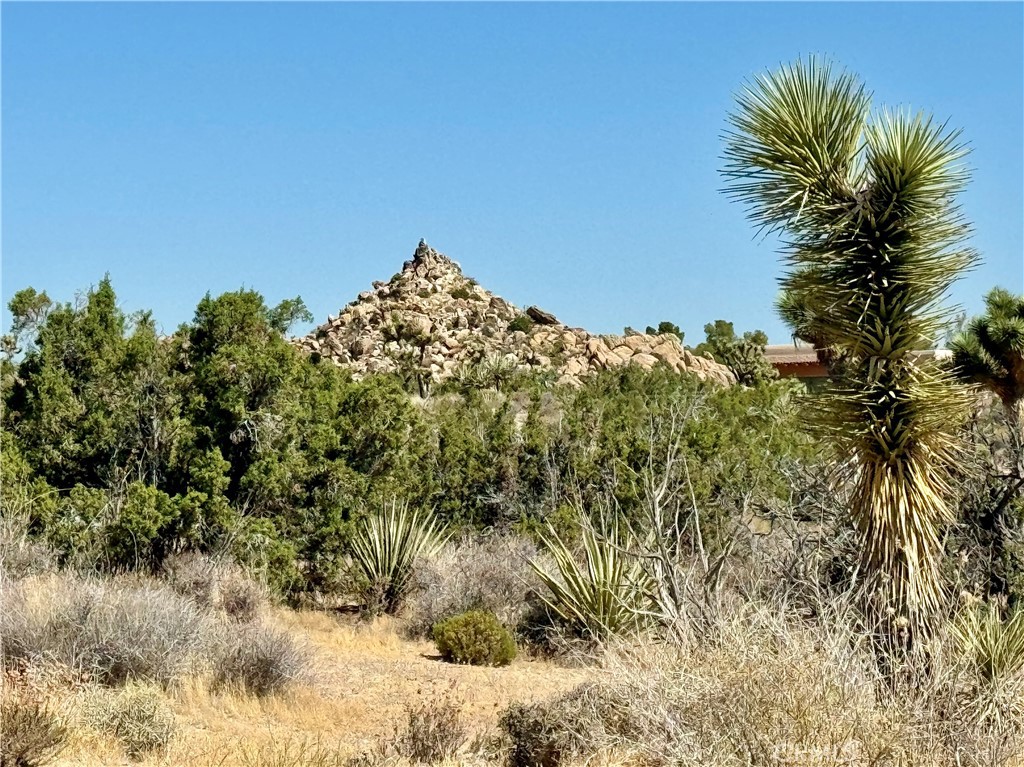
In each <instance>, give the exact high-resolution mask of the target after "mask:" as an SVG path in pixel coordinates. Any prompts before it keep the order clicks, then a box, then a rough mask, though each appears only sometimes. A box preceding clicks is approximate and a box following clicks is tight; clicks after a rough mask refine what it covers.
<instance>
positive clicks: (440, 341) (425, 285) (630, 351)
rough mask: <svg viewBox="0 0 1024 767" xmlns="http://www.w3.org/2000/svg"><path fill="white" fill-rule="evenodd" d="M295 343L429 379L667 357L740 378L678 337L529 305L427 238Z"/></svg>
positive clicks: (685, 368) (565, 370)
mask: <svg viewBox="0 0 1024 767" xmlns="http://www.w3.org/2000/svg"><path fill="white" fill-rule="evenodd" d="M296 343H297V344H298V345H299V347H300V348H302V349H304V350H306V351H308V352H309V353H311V354H317V355H320V356H322V357H326V358H329V359H331V360H333V361H334V362H335V363H336V364H338V365H342V366H345V367H348V368H350V369H351V370H352V371H353V373H354V374H355V375H356V376H357V377H358V376H361V375H364V374H366V373H376V372H392V371H395V370H404V371H406V372H413V373H415V374H416V375H417V376H418V377H420V378H421V380H423V381H424V382H425V383H428V384H429V382H431V381H433V382H437V381H442V380H446V379H448V378H452V377H455V376H464V375H468V374H470V373H471V372H472V371H473V370H478V369H480V368H481V367H483V368H488V367H489V368H490V369H492V370H494V369H497V370H504V371H506V372H511V371H513V370H524V369H535V368H547V369H554V370H555V371H556V372H557V373H558V375H559V380H560V381H561V382H562V383H568V384H578V383H579V381H580V379H581V378H583V377H584V376H586V375H588V374H590V373H593V372H595V371H597V370H602V369H605V368H612V367H618V366H620V365H628V364H633V365H639V366H640V367H643V368H651V367H653V366H655V365H657V364H659V363H664V364H666V365H668V366H669V367H671V368H672V369H673V370H675V371H677V372H680V373H683V372H688V373H692V374H694V375H696V376H697V377H698V378H700V379H702V380H711V381H715V382H718V383H721V384H724V385H729V384H731V383H732V382H733V381H734V377H733V375H732V373H731V372H730V371H729V369H728V368H726V367H724V366H723V365H720V364H718V363H716V362H713V361H711V360H708V359H705V358H703V357H698V356H696V355H694V354H692V353H691V352H689V351H687V350H686V349H684V348H683V347H682V346H681V345H680V343H679V339H678V338H677V337H676V336H674V335H671V334H667V335H645V334H642V333H635V334H629V335H625V336H612V335H606V336H600V335H593V334H591V333H588V332H587V331H585V330H583V329H582V328H571V327H568V326H567V325H565V324H563V323H561V322H559V321H558V320H557V319H555V317H554V316H552V315H551V314H548V313H547V312H545V311H542V310H541V309H538V308H537V307H535V306H531V307H529V308H528V309H526V310H525V311H524V310H521V309H519V308H517V307H516V306H514V305H513V304H510V303H509V302H508V301H505V300H504V299H503V298H500V297H499V296H496V295H494V294H493V293H490V292H489V291H487V290H485V289H484V288H482V287H480V285H478V284H477V283H476V281H475V280H472V279H470V278H467V277H466V276H465V275H464V274H463V273H462V269H461V268H460V267H459V265H458V264H457V263H456V262H455V261H452V260H451V259H450V258H448V257H447V256H445V255H443V254H441V253H438V252H437V251H436V250H434V249H433V248H431V247H430V246H428V245H427V244H426V243H425V242H423V241H422V240H421V241H420V244H419V247H417V248H416V252H415V253H414V254H413V258H412V260H411V261H406V262H405V264H404V266H403V267H402V271H401V272H399V273H398V274H396V275H395V276H394V277H392V278H391V280H390V281H389V282H374V283H373V290H368V291H366V292H364V293H360V294H359V296H358V297H357V298H356V300H354V301H352V302H351V303H350V304H349V305H348V306H346V307H345V308H344V309H342V310H341V313H340V314H339V316H337V317H329V318H328V320H327V322H326V323H324V324H323V325H321V326H320V327H318V328H317V329H316V330H314V331H313V332H312V333H310V334H309V335H308V336H306V337H304V338H300V339H296Z"/></svg>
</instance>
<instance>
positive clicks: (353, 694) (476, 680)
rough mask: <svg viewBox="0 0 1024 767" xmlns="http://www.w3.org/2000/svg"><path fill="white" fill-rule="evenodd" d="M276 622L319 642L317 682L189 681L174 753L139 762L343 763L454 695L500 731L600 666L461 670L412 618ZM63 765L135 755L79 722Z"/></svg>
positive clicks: (177, 691)
mask: <svg viewBox="0 0 1024 767" xmlns="http://www.w3.org/2000/svg"><path fill="white" fill-rule="evenodd" d="M267 623H268V625H270V626H271V627H273V628H275V629H277V630H280V631H286V632H288V633H290V634H291V635H292V636H294V637H295V638H296V639H297V640H298V641H300V642H304V643H308V645H309V646H310V647H311V648H312V651H313V655H314V668H315V675H314V678H313V679H312V681H310V682H308V683H305V684H299V685H296V686H294V687H292V688H291V689H289V690H287V691H286V692H283V693H280V694H273V695H268V696H266V697H256V696H253V695H248V694H244V693H241V692H238V691H234V690H218V689H215V687H214V685H212V684H211V682H210V680H209V678H205V677H196V678H192V679H190V680H187V681H185V682H183V683H182V684H180V685H179V686H177V687H175V688H173V689H171V690H169V691H167V692H165V693H164V695H165V696H166V700H167V702H168V703H169V704H170V706H171V707H172V708H173V710H174V712H175V717H176V721H177V735H176V736H175V738H174V740H173V741H172V742H171V743H170V744H169V746H168V748H167V750H166V751H165V752H163V753H161V754H153V755H148V756H144V757H143V758H142V759H141V761H139V762H132V764H140V765H143V766H147V765H152V766H154V767H155V766H156V765H162V766H166V765H187V767H235V766H237V767H254V765H267V766H268V767H269V766H270V765H273V766H274V767H278V765H280V767H300V765H305V764H312V765H317V764H323V765H334V764H343V763H344V762H345V761H346V760H347V759H349V758H350V757H357V756H359V755H360V754H364V753H371V752H374V751H378V750H379V747H380V744H381V743H382V742H386V741H387V740H388V739H393V738H394V736H395V733H396V730H397V729H398V728H399V727H401V726H404V725H405V724H406V723H407V722H408V720H409V711H410V710H421V711H422V710H424V709H426V708H429V707H430V706H431V705H432V704H433V703H434V702H439V701H442V700H444V699H445V698H446V696H448V695H449V694H450V693H451V692H452V691H455V694H456V695H457V696H458V698H459V699H460V700H462V701H463V702H464V707H463V711H462V722H463V723H464V725H465V728H466V731H467V733H468V734H469V736H470V739H471V740H472V739H473V738H474V737H480V736H482V735H485V734H489V733H491V732H493V731H494V728H495V726H496V722H497V715H498V713H499V712H500V711H501V710H502V709H503V708H505V707H506V706H507V705H509V704H510V703H511V702H512V701H515V700H521V699H524V698H525V699H527V700H538V699H542V698H545V697H550V696H552V695H557V694H559V693H561V692H564V691H565V690H567V689H571V688H572V687H574V686H575V685H577V684H579V683H581V682H583V681H584V680H585V679H586V678H587V676H588V673H592V672H585V671H580V670H574V669H566V668H562V667H559V666H557V665H554V664H551V663H548V662H544V661H530V660H519V661H516V662H515V663H513V664H512V665H510V666H507V667H505V668H483V667H472V666H453V665H451V664H447V663H443V662H441V661H440V660H439V659H437V658H436V657H435V655H434V652H435V650H434V647H433V645H432V644H431V643H429V642H426V641H408V640H405V639H403V638H402V635H403V634H404V631H403V626H402V624H401V623H400V622H398V621H396V620H394V619H388V618H381V619H377V620H375V621H373V622H368V623H357V622H354V621H352V622H347V621H346V622H342V621H340V620H339V619H338V618H335V617H333V616H332V615H330V614H327V613H322V612H296V611H292V610H288V609H284V608H275V609H272V610H271V611H270V612H269V614H268V615H267ZM82 694H85V693H82V692H79V693H78V695H82ZM53 700H54V701H55V704H56V705H59V706H64V707H65V708H72V709H73V708H76V707H77V706H78V705H79V704H78V703H77V702H76V699H75V693H72V692H65V694H63V696H62V695H61V694H60V693H59V692H55V693H54V698H53ZM299 755H301V758H299ZM292 757H295V758H294V759H293V758H292ZM465 760H469V761H470V762H475V763H479V760H480V757H477V756H473V755H471V754H466V755H464V756H460V757H459V758H457V759H456V760H454V761H453V762H451V763H452V764H456V763H462V762H463V761H465ZM390 761H391V762H395V761H396V759H395V758H392V759H391V760H390ZM397 761H398V763H402V762H403V760H401V759H398V760H397ZM55 764H57V765H60V766H61V767H71V766H72V765H75V767H79V766H80V767H101V766H106V765H121V764H125V765H127V764H129V761H128V759H127V757H126V756H125V754H124V752H123V750H122V749H121V747H120V745H119V744H118V743H117V742H116V741H115V740H112V739H111V738H109V737H107V736H104V735H102V734H101V733H98V732H96V731H94V730H91V729H90V728H88V727H87V726H84V725H82V726H80V727H77V728H74V730H73V732H72V735H71V739H70V742H69V745H68V748H67V750H66V751H65V752H64V753H63V754H62V756H61V758H60V760H58V761H57V762H56V763H55Z"/></svg>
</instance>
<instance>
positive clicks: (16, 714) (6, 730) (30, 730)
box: [0, 695, 68, 767]
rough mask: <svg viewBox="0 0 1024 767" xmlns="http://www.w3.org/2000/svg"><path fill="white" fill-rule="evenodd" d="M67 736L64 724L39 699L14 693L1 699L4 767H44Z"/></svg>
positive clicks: (1, 764)
mask: <svg viewBox="0 0 1024 767" xmlns="http://www.w3.org/2000/svg"><path fill="white" fill-rule="evenodd" d="M67 739H68V732H67V728H66V727H65V726H64V723H63V722H62V721H61V720H60V718H59V717H57V716H56V715H55V714H54V713H53V712H52V711H50V710H49V708H47V707H46V706H45V705H44V704H42V703H40V702H39V701H36V700H24V699H22V698H20V697H16V696H13V695H12V696H5V698H4V699H3V701H2V702H0V767H42V766H43V765H45V764H49V763H50V762H52V761H53V760H54V759H56V758H57V756H58V755H59V754H60V752H61V751H63V750H64V746H65V745H66V743H67Z"/></svg>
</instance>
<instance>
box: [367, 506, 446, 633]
mask: <svg viewBox="0 0 1024 767" xmlns="http://www.w3.org/2000/svg"><path fill="white" fill-rule="evenodd" d="M447 540H448V534H447V533H445V532H444V531H443V530H442V529H441V525H440V523H439V522H438V521H437V519H436V518H435V517H434V515H433V514H432V513H431V512H426V511H418V510H411V509H410V508H409V504H408V503H407V502H404V501H403V502H399V501H397V500H393V501H392V502H391V503H390V504H388V505H386V506H385V507H384V509H383V510H382V511H381V512H380V513H379V514H377V515H375V516H372V517H367V518H365V519H364V520H363V521H362V525H361V526H360V528H359V529H358V530H357V532H356V534H355V536H353V538H352V544H351V546H352V559H353V562H354V563H355V565H356V567H357V569H358V571H359V573H360V574H361V575H362V576H363V579H364V580H365V581H366V587H367V593H368V599H367V601H368V604H367V608H368V609H369V610H370V611H371V612H378V611H383V612H386V613H392V612H394V611H395V610H397V609H398V607H399V605H400V604H401V601H402V599H403V598H404V597H405V596H406V594H407V593H408V591H409V586H410V582H411V579H412V573H413V567H414V566H415V564H416V561H417V560H418V559H419V558H420V557H424V556H431V555H433V554H436V553H437V552H438V551H440V549H441V547H442V546H444V544H445V542H446V541H447Z"/></svg>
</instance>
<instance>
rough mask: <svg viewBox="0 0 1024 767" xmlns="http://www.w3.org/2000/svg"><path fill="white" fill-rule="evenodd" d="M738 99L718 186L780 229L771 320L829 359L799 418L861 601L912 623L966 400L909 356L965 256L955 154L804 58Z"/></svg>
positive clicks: (935, 544)
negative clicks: (837, 509)
mask: <svg viewBox="0 0 1024 767" xmlns="http://www.w3.org/2000/svg"><path fill="white" fill-rule="evenodd" d="M737 104H738V109H737V110H736V112H735V113H734V114H733V115H732V116H731V118H730V121H731V124H732V129H731V130H730V131H729V132H728V133H727V134H726V148H725V160H726V165H725V168H724V171H723V173H724V175H725V177H726V179H727V188H726V192H727V193H728V194H729V195H731V196H732V197H733V198H734V199H736V200H738V201H740V202H742V203H744V204H745V205H747V206H748V209H749V215H750V217H751V218H752V220H753V221H754V222H755V223H757V224H758V225H759V226H761V227H763V228H766V229H768V230H779V231H781V232H782V233H783V236H784V238H785V254H784V264H785V265H786V267H787V272H786V274H785V275H784V276H783V278H782V280H781V284H782V289H783V299H782V300H781V301H780V303H779V308H780V310H781V313H782V314H783V318H784V319H786V320H787V321H789V322H790V324H791V325H792V326H793V329H794V332H795V333H796V334H797V335H799V336H800V337H802V338H804V339H806V340H809V341H811V342H812V343H814V344H815V345H816V346H818V347H819V348H821V349H822V351H823V353H825V354H826V357H827V358H828V359H831V360H838V361H841V364H839V365H835V366H833V375H834V379H833V385H832V386H831V388H829V389H827V390H826V391H825V392H823V393H822V395H821V396H820V397H819V398H818V399H817V400H816V401H815V402H814V403H813V404H812V405H811V406H810V410H811V412H810V414H809V415H810V422H811V423H812V425H813V426H814V427H815V428H818V429H820V430H822V431H823V432H824V433H826V434H827V435H828V436H830V437H831V438H832V439H833V441H834V444H835V447H836V451H837V455H838V456H839V458H840V460H841V461H842V462H843V463H844V464H845V465H846V466H848V467H849V469H850V475H851V477H852V480H853V481H852V484H851V487H852V493H851V500H850V506H851V512H852V516H853V518H854V520H855V521H856V523H857V525H858V527H859V528H860V530H861V533H862V535H863V540H864V546H863V552H864V555H863V556H864V564H865V565H866V568H867V571H868V573H869V574H871V576H872V579H871V582H870V585H871V592H872V594H873V595H875V596H880V597H881V598H882V600H883V602H884V604H885V606H886V607H895V608H896V609H897V610H899V611H900V613H901V614H903V613H908V612H909V613H912V614H913V615H915V616H921V617H923V616H926V615H928V614H930V613H931V612H932V611H933V610H934V608H935V607H936V606H937V604H938V600H939V596H940V587H939V577H938V567H937V565H938V557H939V554H940V546H939V538H938V526H939V525H940V523H942V522H943V521H945V520H948V519H949V517H950V513H949V509H948V507H947V505H946V501H945V497H946V492H947V486H946V482H947V479H946V478H947V472H948V471H949V469H950V467H951V463H952V461H953V460H954V457H955V452H956V441H955V439H954V437H953V434H954V430H955V427H956V424H957V423H958V421H959V419H960V418H961V417H962V415H963V413H964V412H965V408H966V404H967V403H966V399H965V397H964V396H963V393H962V391H961V390H960V389H959V388H958V387H957V386H956V383H955V381H954V380H953V378H952V376H951V375H950V374H949V373H947V372H945V371H944V370H942V369H941V368H940V366H939V365H938V364H936V363H933V362H931V361H926V362H922V361H920V359H919V358H918V357H917V356H915V355H914V354H913V352H915V351H918V350H921V349H927V348H930V346H931V344H932V339H934V338H936V337H937V336H938V335H939V333H940V330H941V328H942V325H943V323H944V321H945V320H946V316H947V315H946V312H945V311H944V310H943V308H942V305H941V302H942V300H943V298H944V296H945V295H946V293H947V291H948V289H949V287H950V285H951V284H952V282H953V281H954V280H955V279H956V278H957V276H958V274H959V273H960V272H961V271H963V270H964V269H965V268H966V267H968V266H970V265H971V263H972V262H973V260H974V258H975V256H974V253H973V252H971V251H970V250H967V249H965V248H963V247H962V246H961V244H962V242H963V240H964V239H965V237H966V235H967V233H968V227H967V225H966V224H965V223H964V222H963V220H962V218H961V216H960V212H959V209H958V208H957V206H956V205H955V204H954V202H953V199H954V197H955V195H956V194H957V193H958V192H959V191H960V189H961V188H962V187H963V185H964V183H965V182H966V180H967V174H966V172H965V171H964V169H963V167H962V166H961V165H960V160H961V159H962V158H963V157H964V155H965V151H966V150H965V148H964V146H963V144H962V143H960V139H959V132H957V131H951V130H948V129H947V128H946V126H945V125H939V124H936V123H935V122H934V121H933V120H932V119H931V118H929V117H926V116H924V115H921V114H915V115H911V114H904V113H901V112H892V111H881V112H879V113H877V114H875V115H874V116H872V115H871V114H870V94H868V93H867V91H866V90H865V88H864V86H863V84H862V83H860V81H859V80H858V79H857V78H856V77H854V76H852V75H850V74H848V73H838V72H835V71H833V68H832V66H831V65H830V64H828V63H825V62H822V61H820V60H817V59H811V60H809V61H807V62H800V61H798V62H797V63H795V64H793V65H791V66H787V67H783V68H782V69H781V70H779V71H777V72H774V73H769V74H764V75H761V76H760V77H758V78H757V79H756V80H755V81H754V82H752V83H750V84H748V85H747V87H746V88H745V89H744V91H743V92H742V93H741V94H739V96H738V97H737Z"/></svg>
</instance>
